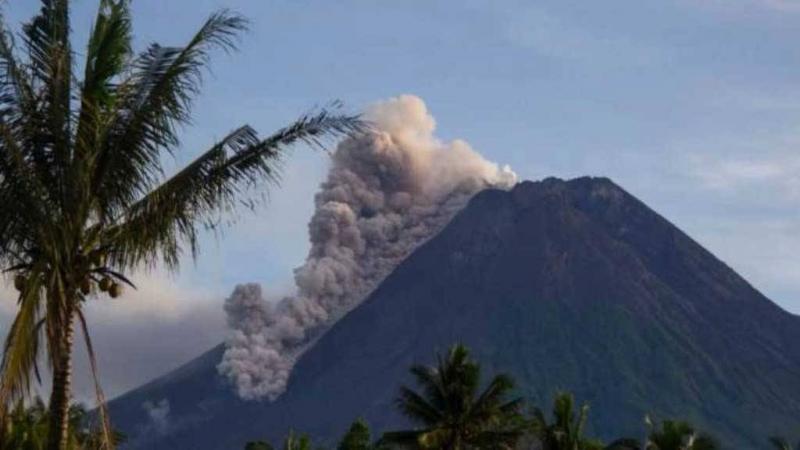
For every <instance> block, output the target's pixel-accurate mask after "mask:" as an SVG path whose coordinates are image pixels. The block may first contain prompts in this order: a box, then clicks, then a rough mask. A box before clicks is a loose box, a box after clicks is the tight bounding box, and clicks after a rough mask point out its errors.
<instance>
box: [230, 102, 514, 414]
mask: <svg viewBox="0 0 800 450" xmlns="http://www.w3.org/2000/svg"><path fill="white" fill-rule="evenodd" d="M366 117H367V119H368V120H370V121H372V122H373V123H374V125H375V129H376V131H375V132H374V133H370V134H368V135H364V136H360V137H357V138H351V139H348V140H345V141H343V142H342V143H341V144H339V146H338V147H337V148H336V150H335V151H334V152H333V155H332V166H331V169H330V172H329V174H328V177H327V179H326V180H325V182H323V183H322V185H321V186H320V190H319V192H318V193H317V194H316V197H315V207H316V209H315V212H314V214H313V216H312V218H311V222H310V223H309V226H308V231H309V237H310V240H311V249H310V251H309V254H308V257H307V258H306V261H305V263H304V264H303V265H302V266H301V267H299V268H297V269H295V273H294V278H295V284H296V286H297V292H296V294H295V295H294V296H291V297H287V298H284V299H283V300H281V301H280V302H278V303H277V304H276V305H274V306H273V305H272V304H271V303H269V302H268V301H266V300H265V299H264V298H263V297H262V293H261V288H260V286H258V285H255V284H249V285H243V286H237V287H236V289H235V290H234V292H233V294H232V295H231V296H230V298H228V299H227V300H226V302H225V311H226V313H227V315H228V324H229V326H230V328H231V330H232V332H231V335H230V337H229V338H228V340H227V342H226V350H225V354H224V356H223V359H222V362H221V363H220V364H219V365H218V367H217V368H218V370H219V372H220V373H221V374H222V375H224V376H226V377H227V378H229V379H230V380H231V381H232V383H233V384H234V386H235V387H236V391H237V393H238V395H239V396H240V397H242V398H244V399H260V398H265V397H266V398H268V399H274V398H276V397H277V396H279V395H280V394H281V393H282V392H283V391H284V389H285V386H286V382H287V381H288V378H289V374H290V372H291V369H292V366H293V365H294V363H295V360H296V358H297V357H298V356H299V355H300V354H301V353H302V352H303V351H304V350H305V349H307V348H308V347H309V346H310V345H312V344H313V342H314V341H315V340H316V339H317V338H318V337H319V336H320V335H321V334H322V333H323V332H324V331H325V330H326V329H327V328H328V327H330V326H331V325H332V324H333V323H334V322H335V321H336V320H338V319H339V318H340V317H342V316H343V315H344V314H345V313H347V312H348V311H350V310H351V309H352V308H353V307H355V306H356V305H358V304H359V303H360V302H361V301H362V300H363V299H364V298H365V297H366V296H367V295H368V294H369V293H370V292H371V291H372V290H373V289H374V288H375V287H376V286H377V285H378V284H379V283H380V282H381V281H382V280H383V279H384V278H385V277H386V276H387V275H388V274H389V273H390V272H391V271H392V269H394V268H395V267H396V266H397V265H398V264H399V263H400V262H401V261H402V260H403V259H405V258H406V257H407V256H408V255H409V254H410V253H411V252H412V251H413V250H414V249H415V248H417V247H418V246H419V245H420V244H422V243H423V242H425V241H426V240H427V239H429V238H430V237H432V236H433V235H434V234H436V233H437V232H438V231H439V230H440V229H441V228H442V227H443V226H444V225H446V224H447V223H448V222H449V221H450V220H451V219H452V217H453V215H454V214H455V213H456V212H458V211H459V210H460V209H461V208H463V207H464V205H465V204H466V203H467V201H468V200H469V199H470V198H471V197H472V196H473V195H474V194H475V193H476V192H478V191H480V190H483V189H485V188H487V187H495V188H510V187H511V186H513V185H514V184H515V183H516V175H515V174H514V172H512V171H511V169H510V168H508V167H502V168H501V167H499V166H498V165H497V164H495V163H492V162H489V161H487V160H485V159H484V158H483V157H482V156H481V155H479V154H478V153H477V152H475V151H474V150H473V149H472V148H471V147H470V146H469V145H468V144H467V143H466V142H464V141H460V140H455V141H452V142H447V143H445V142H441V141H439V140H438V139H436V138H435V137H434V129H435V127H436V123H435V121H434V119H433V117H432V116H431V115H430V114H429V113H428V110H427V108H426V106H425V103H424V102H423V101H422V100H421V99H419V98H417V97H414V96H410V95H405V96H400V97H397V98H392V99H390V100H387V101H384V102H381V103H378V104H376V105H374V106H373V107H371V108H369V109H368V111H367V113H366Z"/></svg>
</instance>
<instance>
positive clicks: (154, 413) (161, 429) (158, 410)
mask: <svg viewBox="0 0 800 450" xmlns="http://www.w3.org/2000/svg"><path fill="white" fill-rule="evenodd" d="M142 408H144V410H145V411H147V416H148V417H149V418H150V421H151V422H152V426H153V429H154V430H155V432H156V433H158V434H166V432H167V429H168V428H169V400H167V399H162V400H160V401H158V402H155V403H154V402H150V401H147V402H144V403H143V404H142Z"/></svg>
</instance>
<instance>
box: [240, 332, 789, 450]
mask: <svg viewBox="0 0 800 450" xmlns="http://www.w3.org/2000/svg"><path fill="white" fill-rule="evenodd" d="M410 372H411V374H412V375H413V377H414V379H415V381H416V383H417V389H414V388H411V387H408V386H402V387H401V388H400V391H399V394H398V396H397V399H396V407H397V408H398V410H399V411H400V412H402V413H403V415H405V416H406V417H407V418H408V419H410V420H411V422H412V423H413V424H414V425H415V428H413V429H409V430H397V431H390V432H386V433H384V434H383V435H382V436H380V437H378V438H377V439H373V437H372V435H371V433H370V429H369V427H368V425H367V423H366V422H365V421H364V420H363V419H358V420H356V421H355V422H354V423H353V424H352V425H351V426H350V428H349V429H348V430H347V432H346V433H345V435H344V436H343V437H342V438H341V440H340V441H339V443H338V445H337V450H384V449H387V450H388V449H411V450H414V449H420V450H422V449H435V450H472V449H487V450H506V449H531V450H534V449H536V450H716V449H719V448H720V446H719V444H718V442H717V441H716V439H714V438H713V437H712V436H710V435H709V434H707V433H704V432H702V431H701V430H698V429H696V428H695V427H694V426H692V425H691V424H690V423H689V422H686V421H682V420H663V421H660V422H654V421H653V420H651V419H650V417H649V416H646V417H645V418H644V425H645V427H646V428H645V429H643V434H644V436H645V437H644V438H643V439H639V438H634V437H623V438H620V439H616V440H614V441H613V442H611V443H604V442H602V441H601V440H600V439H597V438H593V437H591V436H587V434H586V424H587V420H588V416H589V405H587V404H583V405H580V406H578V404H577V403H576V401H575V397H574V396H573V395H572V394H571V393H569V392H560V393H558V394H556V396H555V399H554V401H553V406H552V412H551V414H550V415H548V414H546V413H545V412H544V411H542V410H541V409H539V408H526V407H525V404H524V402H523V401H522V399H521V398H514V397H512V393H513V390H514V381H513V380H512V378H511V377H510V376H508V375H505V374H500V375H496V376H495V377H493V378H492V379H491V380H490V381H489V383H488V384H487V385H486V387H485V388H483V389H481V386H482V384H481V377H480V365H479V364H478V362H477V361H475V360H474V359H472V358H471V357H470V353H469V350H468V349H467V348H466V347H464V346H462V345H455V346H453V347H452V348H450V350H449V351H448V352H447V353H446V354H444V355H438V356H437V362H436V364H435V365H433V366H425V365H415V366H412V367H411V370H410ZM768 442H769V443H770V444H771V445H772V447H773V448H776V449H779V450H792V449H800V445H798V446H792V445H791V444H790V443H789V442H787V441H786V440H785V439H783V438H780V437H772V438H769V440H768ZM765 443H766V442H765ZM316 448H320V446H316V445H314V444H313V443H312V442H311V439H310V438H309V436H308V435H298V434H296V433H295V432H291V433H290V434H289V435H288V436H287V437H286V438H285V440H284V442H283V444H282V446H281V447H279V450H312V449H316ZM245 450H275V449H274V447H273V446H272V445H270V444H269V443H267V442H266V441H253V442H249V443H247V444H246V445H245Z"/></svg>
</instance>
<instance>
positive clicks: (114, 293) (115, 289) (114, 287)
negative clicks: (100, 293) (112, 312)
mask: <svg viewBox="0 0 800 450" xmlns="http://www.w3.org/2000/svg"><path fill="white" fill-rule="evenodd" d="M108 293H109V295H111V298H117V297H119V296H120V295H122V285H121V284H119V283H111V287H110V288H108Z"/></svg>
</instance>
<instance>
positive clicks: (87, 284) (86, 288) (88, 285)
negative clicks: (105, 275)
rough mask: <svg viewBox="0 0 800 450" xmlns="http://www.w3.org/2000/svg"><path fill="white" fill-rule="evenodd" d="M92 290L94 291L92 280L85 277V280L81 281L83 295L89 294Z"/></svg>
mask: <svg viewBox="0 0 800 450" xmlns="http://www.w3.org/2000/svg"><path fill="white" fill-rule="evenodd" d="M91 292H92V282H91V280H89V278H88V277H87V278H84V279H83V281H81V293H82V294H83V295H89V294H90V293H91Z"/></svg>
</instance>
